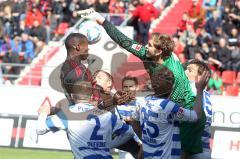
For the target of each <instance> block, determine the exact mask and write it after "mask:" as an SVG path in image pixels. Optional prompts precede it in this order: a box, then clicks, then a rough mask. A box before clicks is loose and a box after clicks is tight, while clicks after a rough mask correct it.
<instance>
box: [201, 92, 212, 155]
mask: <svg viewBox="0 0 240 159" xmlns="http://www.w3.org/2000/svg"><path fill="white" fill-rule="evenodd" d="M203 110H204V113H205V115H206V124H205V128H204V131H203V135H202V144H203V151H210V139H211V124H212V103H211V100H210V94H209V93H208V92H207V91H204V92H203Z"/></svg>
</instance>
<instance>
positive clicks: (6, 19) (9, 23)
mask: <svg viewBox="0 0 240 159" xmlns="http://www.w3.org/2000/svg"><path fill="white" fill-rule="evenodd" d="M2 21H3V24H4V34H7V35H8V36H10V37H11V38H13V23H14V20H13V17H12V9H11V7H10V6H8V5H7V6H6V7H5V8H4V11H3V17H2Z"/></svg>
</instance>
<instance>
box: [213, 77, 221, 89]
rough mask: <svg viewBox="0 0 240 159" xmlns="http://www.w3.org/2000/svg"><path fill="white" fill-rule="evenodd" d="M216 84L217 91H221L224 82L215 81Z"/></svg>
mask: <svg viewBox="0 0 240 159" xmlns="http://www.w3.org/2000/svg"><path fill="white" fill-rule="evenodd" d="M214 84H215V87H216V88H217V89H221V86H222V80H221V79H218V80H215V82H214Z"/></svg>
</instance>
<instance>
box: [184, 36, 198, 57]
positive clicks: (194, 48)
mask: <svg viewBox="0 0 240 159" xmlns="http://www.w3.org/2000/svg"><path fill="white" fill-rule="evenodd" d="M197 52H200V47H199V46H198V44H197V40H196V39H193V40H192V43H191V45H187V46H186V47H185V50H184V55H185V58H186V59H188V60H190V59H195V54H196V53H197Z"/></svg>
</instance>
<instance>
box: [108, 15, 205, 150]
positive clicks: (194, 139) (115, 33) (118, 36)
mask: <svg viewBox="0 0 240 159" xmlns="http://www.w3.org/2000/svg"><path fill="white" fill-rule="evenodd" d="M103 27H104V29H105V30H106V32H107V34H108V35H109V36H110V37H111V38H112V39H113V40H114V41H115V42H116V43H117V44H119V45H120V46H121V47H123V48H124V49H126V50H127V51H129V52H131V53H132V54H134V55H135V56H137V57H139V58H140V59H141V60H142V61H143V63H144V67H145V69H146V70H148V71H149V74H150V75H151V73H153V72H155V71H157V70H158V68H159V67H160V65H159V64H156V63H153V62H151V59H149V58H148V57H147V56H146V55H147V52H148V49H147V47H145V46H142V45H140V44H138V43H137V42H136V41H134V40H132V39H130V38H128V37H127V36H126V35H124V34H123V33H122V32H120V31H119V30H118V29H117V28H116V27H115V26H114V25H112V24H111V23H110V22H108V21H107V20H105V21H104V23H103ZM163 65H164V66H166V67H167V68H168V69H169V70H171V71H172V72H173V74H174V78H175V83H174V87H173V90H172V94H171V100H172V101H174V102H175V103H178V104H180V105H182V106H183V107H184V108H188V109H192V107H193V104H194V100H195V95H194V94H193V92H192V90H191V86H190V84H189V81H188V79H187V76H186V75H185V72H184V69H183V67H182V65H181V63H180V61H179V60H178V58H177V57H176V56H175V55H174V54H172V55H171V56H169V57H168V58H167V59H165V60H164V62H163ZM202 114H204V113H202ZM204 124H205V122H204V116H203V117H202V118H201V120H200V123H190V122H184V123H181V124H180V134H181V144H182V149H183V150H184V151H186V152H188V153H190V154H194V153H199V152H202V145H201V135H202V131H203V129H204Z"/></svg>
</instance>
